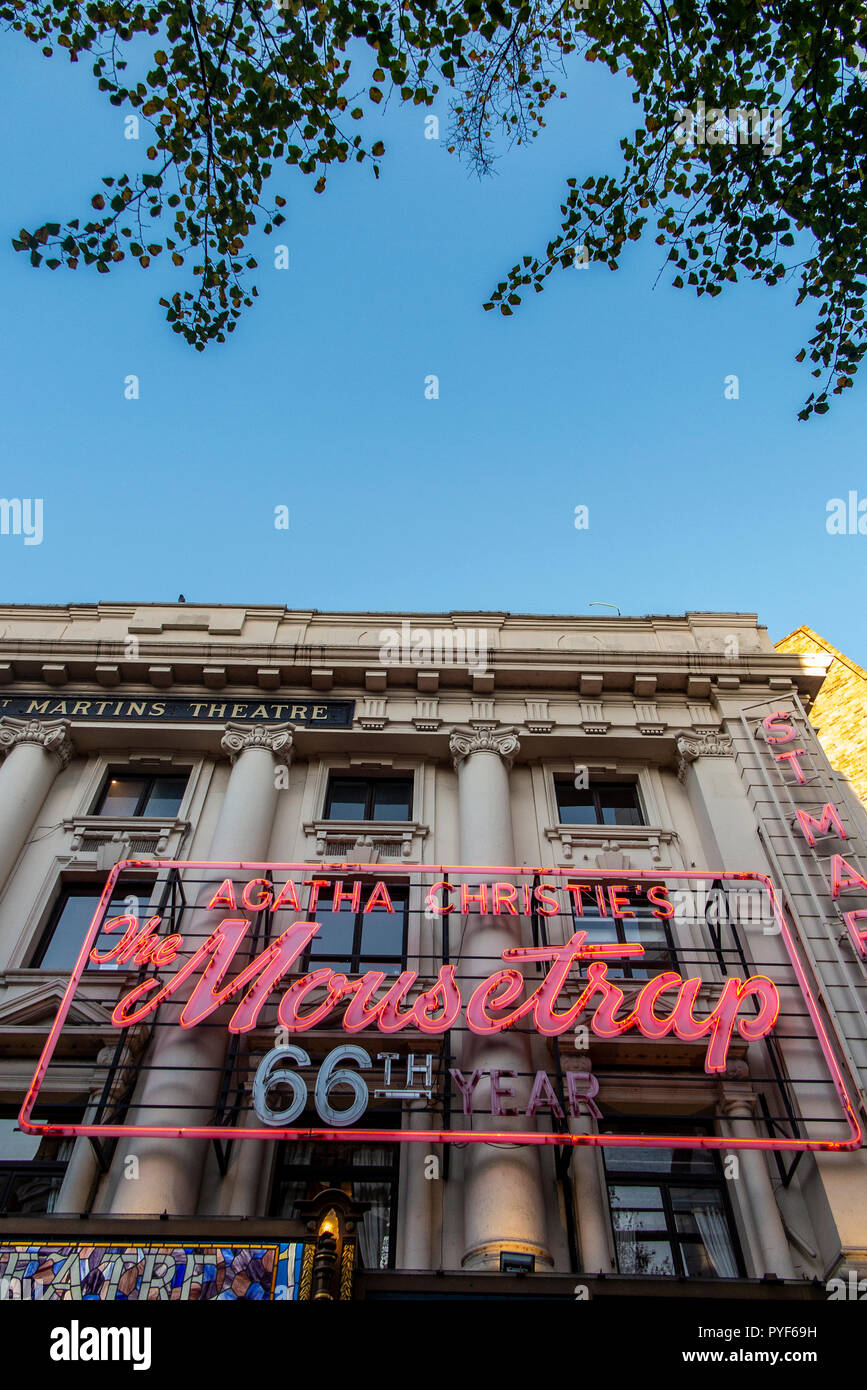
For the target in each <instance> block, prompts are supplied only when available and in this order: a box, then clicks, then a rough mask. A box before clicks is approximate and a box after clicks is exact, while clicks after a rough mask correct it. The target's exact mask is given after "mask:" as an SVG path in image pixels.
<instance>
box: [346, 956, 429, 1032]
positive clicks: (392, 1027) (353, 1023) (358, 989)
mask: <svg viewBox="0 0 867 1390" xmlns="http://www.w3.org/2000/svg"><path fill="white" fill-rule="evenodd" d="M386 978H387V976H386V974H385V972H384V971H383V970H368V971H367V972H366V974H364V975H362V977H361V979H360V980H357V981H353V982H352V983H351V984H350V985H349V986H348V987H347V989H346V993H347V994H348V993H349V991H350V990H352V991H353V997H352V999H351V1000H350V1001H349V1005H348V1006H347V1009H346V1013H345V1014H344V1015H343V1027H344V1029H345V1030H346V1032H347V1033H360V1032H361V1031H362V1030H363V1029H364V1028H372V1027H373V1026H374V1024H375V1025H376V1026H377V1027H378V1028H379V1031H380V1032H381V1033H397V1032H399V1031H400V1029H401V1028H408V1027H409V1025H410V1024H411V1023H412V1022H413V1013H414V1011H413V1010H412V1009H409V1010H407V1012H406V1013H404V1014H401V1013H398V1005H399V1004H401V1003H403V1001H404V999H405V998H406V996H407V994H408V993H409V991H410V990H411V989H412V987H413V985H414V984H415V982H416V980H417V979H418V974H417V972H416V971H415V970H402V971H401V972H400V974H399V975H398V977H397V979H396V980H395V982H394V984H393V985H392V986H391V989H389V990H388V992H387V993H386V994H385V995H384V997H383V998H382V999H379V1000H377V1002H376V1003H375V1004H374V1005H373V1006H372V1008H368V1004H369V1001H370V999H371V996H372V995H373V994H374V993H375V992H376V990H378V989H379V988H380V986H381V985H383V984H384V983H385V981H386Z"/></svg>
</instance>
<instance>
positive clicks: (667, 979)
mask: <svg viewBox="0 0 867 1390" xmlns="http://www.w3.org/2000/svg"><path fill="white" fill-rule="evenodd" d="M682 986H683V980H682V979H681V978H680V976H679V975H677V974H675V972H674V971H673V970H666V971H665V973H664V974H663V975H657V976H656V979H655V980H648V982H647V984H646V985H645V986H644V988H643V989H642V991H641V993H640V994H639V996H638V998H637V999H636V1001H635V1022H636V1024H637V1025H638V1029H639V1032H641V1033H642V1034H643V1035H644V1037H645V1038H664V1037H665V1036H666V1034H668V1033H670V1032H671V1030H672V1028H673V1027H674V1024H675V1017H676V1014H677V1002H678V1001H677V1000H675V1001H674V1005H673V1007H672V1010H671V1013H670V1014H669V1015H668V1018H657V1016H656V1014H655V1013H654V1012H653V1006H654V1004H655V1003H656V1001H657V999H658V998H659V996H660V994H665V992H666V991H667V990H670V989H676V990H678V991H679V990H680V988H681V987H682Z"/></svg>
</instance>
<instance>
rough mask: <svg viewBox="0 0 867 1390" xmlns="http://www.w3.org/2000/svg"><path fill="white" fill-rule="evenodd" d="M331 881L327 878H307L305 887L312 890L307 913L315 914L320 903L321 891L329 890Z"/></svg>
mask: <svg viewBox="0 0 867 1390" xmlns="http://www.w3.org/2000/svg"><path fill="white" fill-rule="evenodd" d="M328 883H329V880H328V879H327V878H305V879H304V887H305V888H309V889H310V897H309V899H308V901H307V911H308V912H315V911H316V904H317V902H318V901H319V889H320V888H327V887H328Z"/></svg>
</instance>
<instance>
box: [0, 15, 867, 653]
mask: <svg viewBox="0 0 867 1390" xmlns="http://www.w3.org/2000/svg"><path fill="white" fill-rule="evenodd" d="M0 75H2V91H3V97H2V107H3V111H4V127H5V130H4V135H5V138H4V141H3V148H4V165H5V167H4V194H5V196H4V199H3V211H2V218H0V224H2V225H0V291H2V302H3V306H4V318H5V326H6V331H5V333H4V335H3V342H2V347H0V352H2V377H0V381H2V388H0V389H2V395H3V408H2V428H3V459H4V468H3V480H2V488H0V492H2V495H3V496H5V497H22V498H27V497H41V498H43V499H44V539H43V542H42V544H41V545H38V546H25V545H24V544H23V539H22V538H21V537H14V536H2V537H0V592H2V594H3V596H4V599H5V601H7V602H14V603H65V602H69V601H78V602H91V601H96V600H112V599H119V600H126V599H130V600H131V599H136V600H139V601H145V600H156V601H166V600H168V601H174V600H175V599H176V598H177V596H178V594H180V593H184V594H185V595H186V598H187V600H188V602H203V603H207V602H214V603H230V602H236V601H237V602H247V603H277V604H283V603H285V604H287V605H288V606H289V607H290V608H291V607H299V608H308V607H313V608H319V609H335V608H336V609H342V608H346V609H361V610H364V609H373V610H385V609H388V610H395V611H398V612H403V611H407V612H411V611H418V610H426V611H438V610H448V609H457V610H471V609H477V608H478V609H487V610H496V611H502V610H507V611H512V612H541V613H552V612H553V613H588V612H590V613H593V612H597V613H604V611H605V610H600V609H592V608H590V606H589V605H590V604H591V603H592V602H594V601H607V602H610V603H614V604H616V605H618V606H619V608H620V609H621V611H622V612H623V613H624V614H644V613H682V612H684V611H685V610H687V609H712V610H713V609H718V610H739V611H750V612H753V611H755V612H758V614H759V617H760V620H761V621H762V622H764V623H765V624H766V625H767V626H768V629H769V631H770V634H771V637H772V638H774V639H776V638H778V637H780V636H782V635H783V634H785V633H786V632H788V631H789V630H790V629H792V628H793V627H796V626H798V625H799V624H800V623H808V624H809V625H810V626H812V627H814V628H816V629H817V630H818V631H819V632H821V633H823V634H824V635H825V636H826V637H828V638H829V639H830V640H831V641H832V642H833V643H835V644H836V645H837V646H839V647H840V648H842V649H843V650H844V651H846V652H847V653H848V654H849V655H850V656H851V657H853V658H854V659H855V660H856V661H859V662H860V663H861V664H865V665H867V618H865V613H864V605H863V601H862V587H863V586H862V583H861V576H862V573H863V568H864V560H863V556H864V554H865V551H867V537H863V536H858V535H854V536H848V535H847V536H829V535H828V534H827V533H826V530H825V520H826V503H827V501H828V499H829V498H832V497H844V498H845V497H846V496H847V494H848V492H849V491H850V490H852V489H855V490H857V491H858V493H859V496H861V495H865V496H867V477H865V469H864V465H863V443H862V440H863V436H864V424H865V412H867V382H863V381H862V382H861V383H860V385H859V386H857V387H856V389H855V391H854V392H850V393H848V394H847V395H846V396H845V397H843V398H839V399H835V402H834V405H833V407H832V410H831V412H830V414H829V415H827V416H825V417H824V418H823V419H819V418H816V419H814V420H812V421H810V422H808V423H806V424H799V423H798V421H797V420H796V414H797V410H798V408H799V407H800V405H801V403H802V401H803V399H804V397H805V396H806V394H807V392H808V391H809V389H810V386H811V385H812V378H811V377H810V376H809V372H808V371H807V369H806V368H805V367H799V366H798V365H797V364H795V362H794V360H793V359H794V355H795V353H796V352H797V351H798V349H799V348H800V347H801V346H802V345H803V344H804V343H805V342H806V340H807V338H808V337H809V336H810V333H811V331H812V321H811V319H810V317H809V311H808V310H806V311H805V310H798V311H796V310H795V309H794V304H793V300H794V292H793V290H792V289H791V288H786V287H782V288H777V289H774V290H770V289H767V288H766V287H764V286H761V285H752V284H749V283H744V284H741V285H738V286H734V287H732V291H731V292H726V293H725V294H723V295H721V296H720V297H719V298H718V299H716V300H713V301H711V300H709V299H708V298H707V297H706V296H705V297H704V298H702V299H701V300H698V299H696V298H695V296H694V294H692V292H687V291H680V292H679V291H677V290H674V289H672V288H671V287H670V284H669V280H670V276H669V274H668V272H667V271H666V272H665V273H664V274H663V276H662V277H661V278H660V280H659V283H658V284H657V286H656V288H655V289H654V288H653V284H654V281H655V280H656V277H657V272H658V270H659V268H660V265H661V256H662V254H663V253H662V252H661V250H660V248H658V247H656V246H654V245H653V242H652V239H648V241H647V243H646V244H645V243H642V244H640V245H639V246H637V247H634V248H632V249H631V251H630V252H629V253H628V254H627V256H626V259H625V261H624V268H623V269H622V270H621V271H619V272H617V273H616V274H612V273H611V272H610V271H609V270H608V269H607V268H603V267H595V266H591V267H590V268H589V269H588V270H585V271H579V270H570V271H568V272H558V273H557V274H555V275H554V276H553V277H552V278H551V279H550V280H549V282H548V289H547V290H546V291H545V293H544V294H542V295H533V294H531V296H530V298H529V299H528V300H527V301H526V302H525V305H524V306H522V308H521V309H520V310H518V311H517V312H516V313H515V315H514V317H513V318H511V319H504V318H503V317H501V315H500V314H499V313H498V312H496V311H494V312H493V313H487V314H486V313H485V312H484V311H483V310H482V307H481V306H482V303H483V301H484V300H485V299H486V298H487V297H488V294H489V292H490V290H491V288H492V287H493V285H494V284H495V283H496V281H498V280H500V279H502V278H503V276H504V274H505V272H506V271H507V270H508V268H509V267H510V266H511V265H513V264H514V262H515V261H516V260H517V259H518V258H519V257H520V255H521V254H523V253H524V252H530V251H536V250H539V249H543V248H544V245H545V243H546V242H547V240H548V238H549V236H551V235H552V234H553V233H554V231H555V230H556V227H557V220H558V219H557V214H558V206H559V202H560V200H561V197H562V193H563V188H564V181H565V179H566V178H567V177H570V176H579V177H581V178H584V177H586V176H587V174H589V173H591V172H592V173H600V172H603V171H605V170H607V169H612V170H614V169H617V168H618V162H617V161H618V139H619V136H620V134H621V133H622V132H621V123H622V121H623V119H624V117H625V118H626V120H627V121H628V122H629V125H630V128H631V125H632V123H633V111H634V108H633V107H632V105H631V103H630V102H629V101H628V99H627V96H626V88H625V85H624V84H622V83H621V82H619V81H617V82H615V81H614V80H613V79H612V78H610V77H609V76H608V74H607V73H603V72H601V71H600V70H599V65H594V66H592V67H591V66H588V65H584V64H581V65H580V66H579V68H578V70H577V81H576V82H575V83H574V84H573V92H574V95H572V96H570V99H569V100H568V101H562V102H557V103H555V106H554V109H553V111H552V113H551V119H550V122H549V125H548V127H547V129H546V130H545V131H543V132H542V135H541V136H540V138H539V139H538V140H536V141H535V142H533V145H532V146H531V147H529V148H526V149H523V148H522V149H516V150H513V151H512V152H510V153H508V154H506V155H505V156H504V157H503V158H502V159H501V161H500V162H499V164H498V166H497V173H496V175H495V176H494V177H493V178H490V179H486V180H482V181H480V180H478V179H476V178H475V177H474V176H473V175H472V174H471V173H470V172H469V171H468V170H467V169H466V168H465V167H464V166H463V165H462V164H461V163H460V162H459V161H458V160H457V158H456V157H455V156H450V155H449V154H448V153H447V150H446V143H447V142H446V140H445V138H442V139H440V140H439V141H434V140H426V139H425V138H424V117H425V114H426V113H425V112H424V110H423V109H421V108H413V107H401V106H399V105H395V106H393V107H391V108H390V109H388V110H385V111H382V112H377V113H376V115H375V118H374V120H373V121H372V123H371V126H370V127H369V129H371V131H372V129H373V126H374V125H375V126H376V128H377V134H379V135H381V138H383V139H384V140H385V141H386V144H387V147H388V148H387V156H386V159H385V161H384V167H383V172H382V177H381V178H380V179H379V181H378V182H377V181H375V180H374V179H373V176H372V172H371V171H370V169H369V168H364V167H357V166H352V167H350V166H348V165H347V166H343V167H340V168H337V169H335V170H334V171H333V173H332V174H331V176H330V177H329V182H328V188H327V190H326V192H325V194H324V195H321V196H316V195H315V194H314V193H313V190H312V182H311V181H310V180H309V179H306V178H305V177H304V176H303V175H300V174H298V173H297V172H296V171H293V170H286V171H285V173H283V174H281V175H280V176H279V179H278V180H277V181H275V182H274V184H273V188H274V190H275V191H277V192H282V193H283V194H284V195H285V196H286V197H287V199H288V208H287V213H288V220H287V223H286V225H285V226H284V227H283V228H281V229H280V231H279V233H277V234H275V235H274V236H272V237H270V238H268V239H267V240H266V239H265V238H264V237H261V236H260V237H259V239H258V240H257V241H256V242H254V244H253V249H254V251H255V254H256V255H257V258H258V259H259V262H260V270H259V271H258V272H257V283H258V285H259V298H258V300H257V301H256V302H255V307H254V308H253V309H252V310H248V311H246V314H245V317H244V319H243V320H242V323H241V325H240V326H239V328H238V329H237V331H236V332H235V334H234V335H233V336H232V337H231V338H230V339H229V341H228V343H227V344H225V345H224V346H220V345H213V346H211V347H209V348H208V349H207V351H206V352H204V353H201V354H199V353H196V352H195V351H194V350H193V349H192V348H189V347H188V346H187V345H186V344H185V343H184V342H183V340H182V339H181V338H179V337H178V336H176V335H175V334H173V333H172V332H171V331H170V329H169V327H168V326H167V325H166V324H165V322H164V319H163V310H162V309H160V308H159V305H158V303H157V301H158V299H159V298H160V296H161V295H166V294H169V293H170V292H172V291H173V290H174V289H175V288H182V287H184V286H185V285H186V283H187V281H186V280H185V272H184V271H173V270H172V269H171V267H169V266H167V265H159V266H158V268H152V269H151V270H149V271H147V272H145V271H141V270H140V269H139V268H138V267H137V266H136V265H134V264H131V263H129V262H125V263H124V264H123V265H122V266H120V267H118V268H117V270H116V271H114V272H112V274H110V275H107V276H97V275H96V274H95V273H91V272H90V271H87V270H84V269H80V270H78V271H76V272H75V273H69V272H67V271H64V270H58V271H56V272H53V273H52V272H50V271H48V270H45V269H40V270H38V271H35V270H32V269H31V268H30V266H29V264H28V262H27V259H26V258H25V257H23V256H20V255H18V254H16V253H14V252H13V251H12V249H11V247H10V245H9V239H10V237H11V236H13V235H15V234H16V232H17V230H18V229H19V228H20V227H21V226H25V225H26V226H29V227H34V226H37V225H39V223H40V222H42V221H45V220H49V219H51V218H55V217H56V218H57V219H58V220H60V219H61V218H64V217H69V216H74V215H76V214H77V213H79V212H81V213H85V212H86V211H87V208H88V206H89V200H90V197H91V195H92V193H93V192H95V191H96V190H97V188H98V186H99V184H98V181H99V179H100V177H101V175H103V174H117V173H120V172H121V171H123V170H124V169H125V168H127V167H129V165H130V164H133V165H140V164H141V163H144V144H145V141H144V140H142V141H140V142H139V143H138V144H136V143H135V142H132V141H127V140H124V138H123V116H124V112H123V111H122V110H118V109H116V108H113V107H111V106H110V105H109V104H108V103H107V101H106V100H105V98H104V97H102V96H101V95H100V94H99V93H98V92H97V90H96V86H95V83H94V81H93V79H92V77H91V76H90V74H89V71H88V67H87V65H86V63H83V62H82V63H80V64H78V65H77V66H75V67H72V66H70V65H69V64H68V63H66V62H65V60H61V59H51V60H46V59H44V58H42V57H41V55H40V53H39V51H38V50H37V49H35V48H34V47H33V46H31V45H30V44H28V43H27V42H25V41H24V40H21V39H19V38H17V37H13V36H8V35H7V37H6V39H5V41H4V48H3V52H2V58H0ZM433 111H434V112H435V113H437V114H438V115H439V117H440V119H441V134H442V136H445V133H446V116H447V109H446V105H445V102H444V101H443V102H441V103H439V104H438V105H437V106H435V107H434V108H433ZM373 138H376V137H375V136H374V137H373ZM281 242H282V243H285V244H287V245H288V247H289V253H290V268H289V270H288V271H279V270H277V269H275V268H273V247H274V246H275V245H277V244H278V243H281ZM162 259H164V258H162ZM729 373H735V374H737V376H738V377H739V382H740V398H739V399H738V400H736V401H729V400H726V399H725V398H724V394H723V391H724V378H725V377H726V375H727V374H729ZM128 374H135V375H136V376H138V377H139V380H140V398H139V399H138V400H137V401H128V400H126V399H125V398H124V380H125V378H126V377H127V375H128ZM429 374H435V375H436V376H437V377H438V378H439V390H440V395H439V399H438V400H427V399H425V394H424V391H425V378H426V377H427V376H428V375H429ZM280 505H284V506H287V507H288V508H289V511H290V527H289V529H288V531H285V530H276V529H275V527H274V509H275V507H277V506H280ZM579 505H585V506H587V507H589V509H590V526H589V529H588V530H586V531H583V530H582V531H579V530H576V529H575V525H574V517H575V508H576V507H577V506H579Z"/></svg>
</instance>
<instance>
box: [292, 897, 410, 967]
mask: <svg viewBox="0 0 867 1390" xmlns="http://www.w3.org/2000/svg"><path fill="white" fill-rule="evenodd" d="M373 887H374V885H373V884H372V883H370V884H362V887H361V893H360V895H359V904H360V906H359V910H358V911H357V912H354V911H353V910H352V907H351V905H350V904H349V903H347V902H346V900H345V899H344V900H343V902H342V904H341V907H340V909H339V910H338V911H337V912H335V911H333V909H332V906H331V904H332V903H333V901H334V898H333V890H332V891H331V892H329V890H328V889H325V890H323V892H322V893H320V895H319V901H318V903H317V905H316V910H315V912H314V913H312V914H311V916H312V918H313V919H314V920H315V921H317V922H318V923H319V932H318V934H317V935H316V936H315V937H314V938H313V941H312V942H311V945H310V954H309V957H308V959H309V961H310V965H309V966H307V967H305V968H308V969H313V968H315V966H318V965H330V966H331V968H332V970H338V971H342V972H343V974H345V975H357V974H362V973H363V972H364V971H365V970H382V971H384V972H385V974H386V975H397V974H399V973H400V971H401V970H402V969H403V968H404V965H405V962H406V929H407V918H408V915H409V911H408V909H409V889H408V888H407V887H406V885H405V884H397V885H395V886H394V887H391V886H389V889H388V893H389V897H390V898H391V903H392V906H393V908H394V911H393V912H387V911H386V910H385V908H382V907H374V908H373V909H372V910H371V911H370V912H365V911H364V907H365V901H366V899H369V897H370V895H371V893H372V892H373Z"/></svg>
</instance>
